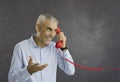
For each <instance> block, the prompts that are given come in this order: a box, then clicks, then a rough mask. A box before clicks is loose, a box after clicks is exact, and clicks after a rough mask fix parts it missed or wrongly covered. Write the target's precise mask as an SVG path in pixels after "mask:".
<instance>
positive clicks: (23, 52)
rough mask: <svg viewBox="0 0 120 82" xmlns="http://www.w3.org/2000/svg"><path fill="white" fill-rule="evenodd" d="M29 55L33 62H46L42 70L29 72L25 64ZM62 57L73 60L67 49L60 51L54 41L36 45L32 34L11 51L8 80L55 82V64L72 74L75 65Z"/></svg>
mask: <svg viewBox="0 0 120 82" xmlns="http://www.w3.org/2000/svg"><path fill="white" fill-rule="evenodd" d="M29 56H32V58H33V62H34V63H39V64H40V65H42V64H48V66H47V67H46V68H45V69H43V70H42V71H38V72H36V73H33V74H32V75H31V74H29V72H28V70H27V65H28V61H29V59H30V58H29ZM64 58H67V59H69V60H70V61H72V62H73V59H72V57H71V55H70V53H69V51H68V50H67V51H65V52H63V51H61V50H60V49H57V48H55V43H54V42H52V41H51V42H50V44H49V45H48V46H46V47H44V48H41V47H39V46H37V45H36V43H35V42H34V40H33V36H32V37H31V38H30V39H27V40H23V41H21V42H19V43H18V44H17V45H16V46H15V48H14V51H13V56H12V61H11V66H10V70H9V74H8V81H9V82H56V72H57V66H59V68H60V69H61V70H63V71H64V72H65V73H66V74H68V75H73V74H74V72H75V67H74V65H72V64H71V63H69V62H67V61H66V60H65V59H64Z"/></svg>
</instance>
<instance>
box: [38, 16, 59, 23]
mask: <svg viewBox="0 0 120 82" xmlns="http://www.w3.org/2000/svg"><path fill="white" fill-rule="evenodd" d="M45 20H50V21H52V22H57V23H58V20H57V19H56V18H55V17H54V16H52V15H50V14H40V15H39V16H38V19H37V22H36V24H42V23H43V22H44V21H45Z"/></svg>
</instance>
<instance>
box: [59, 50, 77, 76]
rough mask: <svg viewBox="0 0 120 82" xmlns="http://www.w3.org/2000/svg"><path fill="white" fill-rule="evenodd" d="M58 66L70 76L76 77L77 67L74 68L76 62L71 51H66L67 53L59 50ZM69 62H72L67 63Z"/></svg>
mask: <svg viewBox="0 0 120 82" xmlns="http://www.w3.org/2000/svg"><path fill="white" fill-rule="evenodd" d="M58 54H59V55H58V66H59V68H60V69H61V70H63V71H64V72H65V73H66V74H68V75H74V73H75V67H74V64H72V63H74V61H73V58H72V56H71V54H70V52H69V50H66V51H65V52H63V51H61V50H58ZM66 59H67V60H69V61H70V62H72V63H70V62H68V61H66Z"/></svg>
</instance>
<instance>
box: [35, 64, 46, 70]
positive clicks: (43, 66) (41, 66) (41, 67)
mask: <svg viewBox="0 0 120 82" xmlns="http://www.w3.org/2000/svg"><path fill="white" fill-rule="evenodd" d="M47 66H48V64H44V65H39V66H36V67H35V68H36V70H38V71H40V70H42V69H44V68H46V67H47Z"/></svg>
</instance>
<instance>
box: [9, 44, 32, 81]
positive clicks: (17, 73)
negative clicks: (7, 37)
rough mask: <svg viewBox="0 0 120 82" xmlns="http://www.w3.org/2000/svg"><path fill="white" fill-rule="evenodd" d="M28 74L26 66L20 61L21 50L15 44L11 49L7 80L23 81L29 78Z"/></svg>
mask: <svg viewBox="0 0 120 82" xmlns="http://www.w3.org/2000/svg"><path fill="white" fill-rule="evenodd" d="M29 76H30V74H29V72H28V71H27V67H24V65H23V61H22V51H21V49H20V46H19V45H16V46H15V48H14V50H13V56H12V60H11V66H10V70H9V73H8V81H9V82H24V80H27V79H28V78H29Z"/></svg>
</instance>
